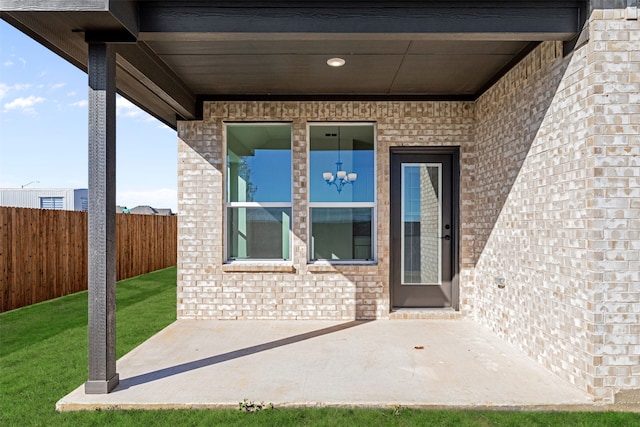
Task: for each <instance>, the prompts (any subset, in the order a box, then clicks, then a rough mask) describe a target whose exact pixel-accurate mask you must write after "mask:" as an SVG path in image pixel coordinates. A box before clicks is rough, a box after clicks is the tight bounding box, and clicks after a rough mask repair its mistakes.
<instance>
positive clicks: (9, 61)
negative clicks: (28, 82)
mask: <svg viewBox="0 0 640 427" xmlns="http://www.w3.org/2000/svg"><path fill="white" fill-rule="evenodd" d="M11 58H12V59H7V60H6V61H4V62H3V63H2V65H4V66H5V67H13V66H14V65H16V63H15V61H14V59H15V60H16V61H18V62H19V63H20V64H22V68H24V67H25V66H26V65H27V61H26V60H25V59H24V58H20V57H16V56H15V55H11Z"/></svg>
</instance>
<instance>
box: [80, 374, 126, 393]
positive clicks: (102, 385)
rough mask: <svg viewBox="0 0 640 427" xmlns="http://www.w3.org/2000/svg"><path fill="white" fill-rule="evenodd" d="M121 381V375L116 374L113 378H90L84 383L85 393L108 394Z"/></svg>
mask: <svg viewBox="0 0 640 427" xmlns="http://www.w3.org/2000/svg"><path fill="white" fill-rule="evenodd" d="M119 383H120V375H119V374H115V375H114V376H113V377H111V379H109V380H106V381H102V380H98V381H96V380H89V381H87V382H86V383H84V393H85V394H107V393H109V392H111V390H113V389H114V388H116V386H117V385H118V384H119Z"/></svg>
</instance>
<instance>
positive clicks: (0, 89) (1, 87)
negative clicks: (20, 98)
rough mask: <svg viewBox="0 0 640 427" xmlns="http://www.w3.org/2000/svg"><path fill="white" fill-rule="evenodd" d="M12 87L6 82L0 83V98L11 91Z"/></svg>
mask: <svg viewBox="0 0 640 427" xmlns="http://www.w3.org/2000/svg"><path fill="white" fill-rule="evenodd" d="M9 90H10V87H9V86H7V85H6V84H4V83H0V99H2V98H4V97H5V96H6V95H7V93H9Z"/></svg>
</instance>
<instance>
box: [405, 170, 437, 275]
mask: <svg viewBox="0 0 640 427" xmlns="http://www.w3.org/2000/svg"><path fill="white" fill-rule="evenodd" d="M441 166H442V165H441V164H411V163H405V164H403V165H402V178H401V180H402V187H401V188H402V202H401V203H402V278H401V283H402V284H403V285H411V284H439V283H440V281H441V279H440V276H441V272H440V265H441V262H440V261H441V259H440V258H441V254H440V229H441V224H442V209H441V203H442V202H441V201H442V196H441V187H442V167H441Z"/></svg>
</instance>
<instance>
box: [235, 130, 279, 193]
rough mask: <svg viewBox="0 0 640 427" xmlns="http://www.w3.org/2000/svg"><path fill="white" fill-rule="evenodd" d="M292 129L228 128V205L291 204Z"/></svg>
mask: <svg viewBox="0 0 640 427" xmlns="http://www.w3.org/2000/svg"><path fill="white" fill-rule="evenodd" d="M291 180H292V178H291V125H288V124H273V125H227V202H291Z"/></svg>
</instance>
